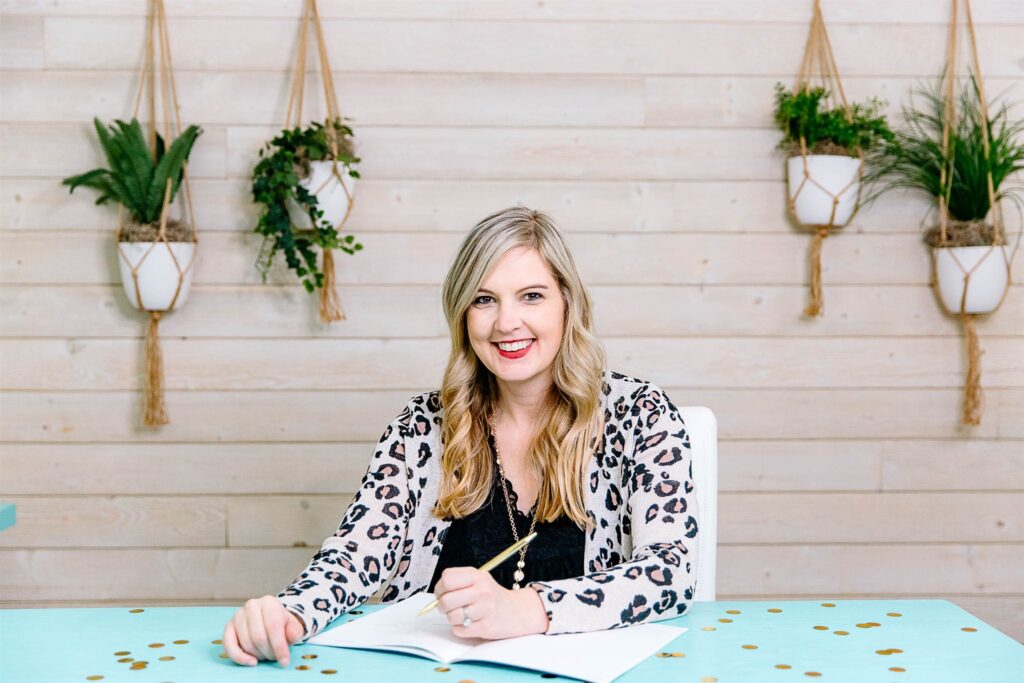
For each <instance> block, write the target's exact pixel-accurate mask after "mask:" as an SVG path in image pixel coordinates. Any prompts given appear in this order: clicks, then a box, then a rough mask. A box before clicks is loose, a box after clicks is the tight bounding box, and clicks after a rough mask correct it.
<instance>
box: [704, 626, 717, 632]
mask: <svg viewBox="0 0 1024 683" xmlns="http://www.w3.org/2000/svg"><path fill="white" fill-rule="evenodd" d="M701 630H702V631H717V630H718V629H716V628H715V627H714V626H704V627H703V628H702V629H701Z"/></svg>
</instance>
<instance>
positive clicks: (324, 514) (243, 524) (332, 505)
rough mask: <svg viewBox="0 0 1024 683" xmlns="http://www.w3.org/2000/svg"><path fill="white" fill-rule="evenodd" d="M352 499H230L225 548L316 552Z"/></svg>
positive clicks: (306, 497) (350, 497)
mask: <svg viewBox="0 0 1024 683" xmlns="http://www.w3.org/2000/svg"><path fill="white" fill-rule="evenodd" d="M353 495H354V494H347V495H342V496H301V497H295V496H274V497H272V498H268V497H266V496H259V497H257V496H236V497H232V498H230V499H229V500H228V501H227V513H228V526H227V528H228V535H227V545H228V546H229V547H246V546H250V547H265V546H295V547H312V548H314V549H315V548H319V547H320V546H321V544H322V543H323V542H324V539H325V538H328V537H329V536H331V535H332V534H333V533H334V532H335V531H336V530H337V528H338V524H340V523H341V518H342V517H343V516H344V515H345V510H346V509H347V508H348V505H349V503H350V502H351V501H352V497H353Z"/></svg>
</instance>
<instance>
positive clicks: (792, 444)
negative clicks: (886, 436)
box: [718, 436, 1024, 492]
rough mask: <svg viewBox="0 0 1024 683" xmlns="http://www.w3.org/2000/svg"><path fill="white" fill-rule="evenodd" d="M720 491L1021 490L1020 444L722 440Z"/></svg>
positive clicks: (1023, 459)
mask: <svg viewBox="0 0 1024 683" xmlns="http://www.w3.org/2000/svg"><path fill="white" fill-rule="evenodd" d="M718 468H719V473H718V476H719V491H723V492H727V491H737V492H742V491H883V490H884V491H906V492H909V491H971V490H1004V491H1011V490H1017V491H1021V490H1024V443H1022V442H1020V441H1013V440H1005V441H997V440H991V439H981V438H976V437H970V436H968V437H961V438H949V439H942V440H901V441H872V440H867V439H865V440H844V439H835V438H828V437H827V438H817V439H814V440H807V441H793V440H783V441H767V440H764V439H757V438H755V439H750V440H741V441H731V440H723V441H719V444H718Z"/></svg>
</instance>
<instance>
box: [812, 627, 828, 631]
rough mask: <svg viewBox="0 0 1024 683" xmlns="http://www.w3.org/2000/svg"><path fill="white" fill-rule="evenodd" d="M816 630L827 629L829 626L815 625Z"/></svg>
mask: <svg viewBox="0 0 1024 683" xmlns="http://www.w3.org/2000/svg"><path fill="white" fill-rule="evenodd" d="M814 630H815V631H827V630H828V626H815V627H814Z"/></svg>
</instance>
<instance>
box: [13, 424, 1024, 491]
mask: <svg viewBox="0 0 1024 683" xmlns="http://www.w3.org/2000/svg"><path fill="white" fill-rule="evenodd" d="M375 445H376V442H375V441H366V442H342V443H288V442H280V443H231V442H227V443H223V442H211V443H196V444H189V443H181V444H177V443H170V444H161V443H138V444H132V443H102V442H100V443H64V444H61V445H60V446H54V445H51V444H31V443H22V444H17V443H7V444H5V445H4V447H3V448H2V449H0V471H2V472H4V473H5V475H6V476H5V479H4V492H5V494H6V495H10V496H24V495H221V494H224V495H227V494H297V495H314V494H340V493H343V492H345V491H354V490H356V489H357V488H358V486H359V484H360V482H361V480H362V477H363V474H364V473H365V471H366V467H367V464H368V462H369V460H370V455H371V454H372V453H373V450H374V447H375ZM154 463H159V466H156V465H155V464H154ZM718 467H719V475H718V476H719V491H720V492H722V493H730V492H767V491H801V492H823V491H882V490H885V491H900V492H911V491H960V492H965V491H972V490H977V491H984V490H1001V491H1024V444H1022V442H1021V441H1015V440H993V439H979V438H959V439H942V440H920V441H909V440H908V441H871V440H848V439H827V438H826V439H818V440H805V441H798V440H782V441H770V440H765V439H750V440H739V441H737V440H720V441H719V444H718Z"/></svg>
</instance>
